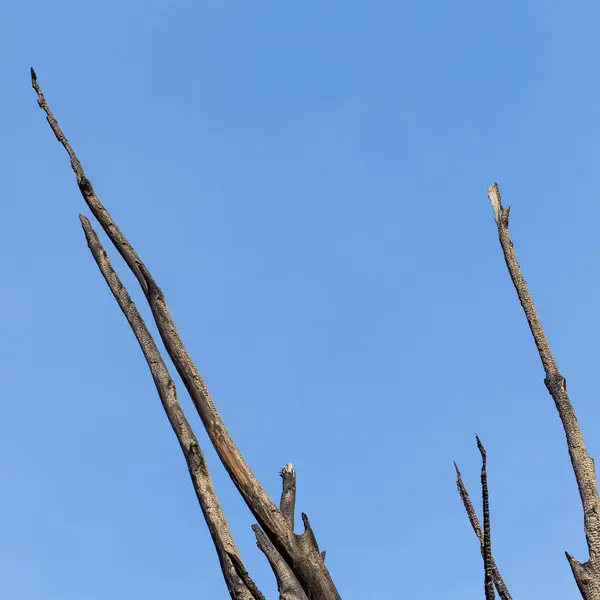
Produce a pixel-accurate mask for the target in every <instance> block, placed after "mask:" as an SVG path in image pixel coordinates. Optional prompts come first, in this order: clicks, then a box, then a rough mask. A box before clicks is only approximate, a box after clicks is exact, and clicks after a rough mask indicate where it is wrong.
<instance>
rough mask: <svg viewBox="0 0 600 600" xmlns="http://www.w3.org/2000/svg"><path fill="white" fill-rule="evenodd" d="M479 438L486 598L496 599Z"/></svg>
mask: <svg viewBox="0 0 600 600" xmlns="http://www.w3.org/2000/svg"><path fill="white" fill-rule="evenodd" d="M475 437H476V439H477V447H478V448H479V452H480V453H481V496H482V504H483V564H484V569H485V600H494V598H495V596H496V595H495V594H494V582H493V575H492V538H491V528H490V500H489V494H488V483H487V470H486V454H485V448H484V447H483V444H482V443H481V441H480V440H479V437H477V436H475Z"/></svg>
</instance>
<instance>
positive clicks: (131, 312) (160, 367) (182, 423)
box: [79, 215, 264, 600]
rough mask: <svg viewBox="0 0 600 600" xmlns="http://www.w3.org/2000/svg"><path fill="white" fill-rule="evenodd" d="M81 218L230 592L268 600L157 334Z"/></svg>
mask: <svg viewBox="0 0 600 600" xmlns="http://www.w3.org/2000/svg"><path fill="white" fill-rule="evenodd" d="M79 218H80V220H81V225H82V227H83V230H84V232H85V237H86V239H87V242H88V246H89V249H90V251H91V253H92V256H93V257H94V260H95V261H96V264H97V265H98V267H99V269H100V272H101V273H102V275H103V277H104V279H105V280H106V283H107V284H108V287H109V288H110V291H111V292H112V294H113V296H114V297H115V300H116V301H117V303H118V305H119V307H120V308H121V310H122V311H123V314H124V315H125V317H126V318H127V321H128V322H129V325H130V326H131V329H132V330H133V333H134V334H135V337H136V339H137V341H138V343H139V345H140V348H141V349H142V352H143V353H144V357H145V358H146V362H147V363H148V367H149V368H150V372H151V374H152V379H153V380H154V384H155V385H156V389H157V390H158V395H159V396H160V400H161V402H162V405H163V408H164V410H165V413H166V415H167V418H168V419H169V423H170V424H171V427H172V428H173V431H174V433H175V435H176V436H177V440H178V442H179V445H180V447H181V450H182V452H183V454H184V456H185V459H186V462H187V464H188V469H189V472H190V476H191V479H192V483H193V485H194V490H195V492H196V496H197V497H198V501H199V502H200V506H201V508H202V513H203V514H204V518H205V520H206V523H207V525H208V529H209V531H210V535H211V537H212V540H213V543H214V545H215V548H216V551H217V555H218V557H219V562H220V564H221V569H222V571H223V576H224V578H225V582H226V583H227V588H228V590H229V594H230V595H231V597H232V598H233V599H234V600H259V598H260V600H264V599H263V596H262V595H260V596H257V595H256V591H257V590H256V586H255V585H254V583H253V582H252V580H251V579H250V578H249V577H248V576H247V572H246V570H245V568H244V567H243V562H242V558H241V556H240V553H239V550H238V549H237V546H236V545H235V542H234V540H233V536H232V534H231V531H230V529H229V525H228V523H227V520H226V519H225V515H224V514H223V510H222V508H221V505H220V503H219V500H218V498H217V495H216V492H215V489H214V487H213V484H212V481H211V479H210V475H209V472H208V467H207V466H206V462H205V460H204V455H203V454H202V450H201V449H200V446H199V445H198V440H197V439H196V436H195V435H194V432H193V431H192V428H191V427H190V424H189V423H188V421H187V419H186V417H185V414H184V413H183V410H182V408H181V406H180V404H179V400H178V398H177V391H176V389H175V383H174V381H173V380H172V379H171V376H170V374H169V370H168V368H167V366H166V364H165V362H164V361H163V359H162V356H161V354H160V351H159V350H158V348H157V346H156V344H155V342H154V339H153V338H152V334H151V333H150V332H149V331H148V328H147V327H146V324H145V323H144V320H143V319H142V317H141V315H140V313H139V312H138V310H137V307H136V306H135V303H134V302H133V300H132V299H131V297H130V296H129V294H128V292H127V290H126V289H125V287H124V286H123V284H122V283H121V281H120V279H119V276H118V275H117V274H116V272H115V271H114V269H113V268H112V265H111V264H110V260H109V258H108V255H107V253H106V251H105V250H104V248H103V247H102V244H101V243H100V240H99V239H98V236H97V235H96V232H95V231H94V230H93V228H92V225H91V223H90V222H89V220H88V219H87V218H86V217H84V216H83V215H80V216H79ZM240 572H243V573H244V574H245V576H246V578H242V577H240ZM249 586H253V587H249Z"/></svg>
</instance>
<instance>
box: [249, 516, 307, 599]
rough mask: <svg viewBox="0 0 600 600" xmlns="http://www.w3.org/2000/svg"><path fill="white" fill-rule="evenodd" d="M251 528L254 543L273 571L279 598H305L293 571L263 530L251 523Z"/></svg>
mask: <svg viewBox="0 0 600 600" xmlns="http://www.w3.org/2000/svg"><path fill="white" fill-rule="evenodd" d="M252 530H253V531H254V535H255V536H256V545H257V546H258V547H259V548H260V550H261V551H262V552H263V553H264V555H265V556H266V557H267V560H268V561H269V564H270V565H271V569H273V573H275V579H276V580H277V589H278V591H279V599H280V600H307V598H306V594H305V593H304V591H303V590H302V586H301V585H300V584H299V583H298V580H297V579H296V576H295V575H294V572H293V571H292V569H290V567H289V566H288V564H287V563H286V562H285V560H283V558H282V557H281V554H279V552H277V549H276V548H275V546H273V544H272V543H271V540H269V538H268V537H267V536H266V535H265V534H264V532H263V530H262V529H261V528H260V527H259V526H258V525H252Z"/></svg>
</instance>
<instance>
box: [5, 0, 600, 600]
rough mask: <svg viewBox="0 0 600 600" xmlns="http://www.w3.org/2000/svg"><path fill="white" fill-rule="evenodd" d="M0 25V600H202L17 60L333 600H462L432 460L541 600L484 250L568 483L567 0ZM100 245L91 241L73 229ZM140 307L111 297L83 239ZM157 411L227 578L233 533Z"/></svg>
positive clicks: (246, 520) (513, 392)
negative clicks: (309, 535) (309, 527)
mask: <svg viewBox="0 0 600 600" xmlns="http://www.w3.org/2000/svg"><path fill="white" fill-rule="evenodd" d="M567 4H568V3H565V2H558V1H553V0H544V1H542V0H535V1H534V0H519V1H516V0H509V1H507V2H502V3H498V2H496V3H488V2H480V1H475V0H465V1H462V2H461V1H459V2H449V1H447V0H432V1H429V2H423V1H420V2H419V1H417V0H412V1H409V2H399V1H391V0H390V1H380V2H376V1H372V2H368V1H367V0H362V1H352V0H346V1H345V2H340V1H338V2H336V1H333V0H331V1H323V0H320V1H316V0H304V1H303V2H289V1H288V2H261V1H252V2H217V1H215V0H210V1H209V0H207V1H199V2H184V1H180V2H168V1H166V0H160V1H157V0H143V1H141V0H128V1H126V2H122V1H120V2H117V1H114V0H106V1H104V2H66V1H64V0H63V1H59V0H57V1H55V2H37V1H27V0H23V1H21V2H13V3H12V4H11V7H10V8H8V9H5V10H4V16H3V18H2V22H1V24H0V56H2V59H0V64H1V67H0V68H1V71H0V72H1V74H2V102H1V104H2V117H3V124H2V136H1V139H0V161H1V164H2V165H3V167H4V168H3V175H2V177H1V178H0V198H1V201H2V207H3V212H2V224H3V227H2V235H1V236H0V253H1V255H2V258H3V260H2V286H1V289H2V293H1V294H0V307H1V310H0V336H1V338H2V344H1V345H0V377H1V379H2V383H3V386H2V387H3V393H2V395H3V403H2V406H3V415H2V419H0V474H1V477H2V493H1V495H0V521H1V522H0V595H2V597H4V598H10V600H38V599H40V600H41V599H43V600H100V599H102V600H104V599H106V598H110V599H111V600H126V599H127V600H129V599H131V598H144V599H145V600H163V599H166V598H179V597H184V596H185V597H196V598H206V599H213V598H214V599H215V600H218V599H220V598H223V599H224V598H226V597H227V593H226V588H225V585H224V583H223V581H222V577H221V573H220V571H219V568H218V563H217V559H216V555H215V553H214V550H213V547H212V543H211V541H210V538H209V535H208V531H207V528H206V526H205V524H204V522H203V520H202V515H201V512H200V510H199V508H198V506H197V502H196V499H195V496H194V493H193V491H192V486H191V483H190V481H189V478H188V474H187V471H186V467H185V463H184V460H183V457H182V456H181V453H180V450H179V448H178V446H177V444H176V440H175V438H174V436H173V433H172V432H171V430H170V428H169V425H168V423H167V420H166V418H165V416H164V414H163V412H162V408H161V406H160V403H159V400H158V396H157V394H156V391H155V389H154V386H153V383H152V380H151V377H150V375H149V372H148V371H147V368H146V366H145V363H144V360H143V357H142V354H141V352H140V350H139V347H138V346H137V343H136V342H135V339H134V337H133V335H132V333H131V331H130V330H129V328H128V325H127V323H126V321H125V319H124V318H123V316H122V314H121V313H120V311H119V309H118V307H117V305H116V303H115V302H114V300H113V299H112V297H111V296H110V294H109V292H108V289H107V288H106V286H105V283H104V281H103V279H102V278H101V276H100V273H99V272H98V269H97V267H96V265H95V263H94V262H93V260H92V258H91V256H90V255H89V253H88V250H87V247H86V244H85V240H84V237H83V233H82V231H81V228H80V225H79V220H78V213H79V212H84V213H85V214H89V211H88V210H87V207H86V206H85V205H84V203H83V200H82V198H81V197H80V195H79V192H78V190H77V187H76V185H75V181H74V178H73V175H72V173H71V171H70V169H69V163H68V159H67V156H66V154H65V152H64V151H63V150H62V148H61V147H60V146H59V144H58V143H57V142H56V140H55V138H54V136H53V134H52V132H51V131H50V129H49V127H48V126H47V124H46V122H45V120H44V116H43V114H42V112H41V111H40V110H39V109H38V107H37V104H36V101H35V96H34V93H33V91H32V90H31V88H30V84H29V67H30V65H33V66H34V67H35V68H36V70H37V73H38V77H39V82H40V84H41V85H42V88H43V89H44V92H45V93H46V97H47V99H48V101H49V103H50V105H51V107H52V109H53V110H54V112H55V114H56V116H57V118H58V119H59V122H60V123H61V125H62V126H63V128H64V130H65V133H66V134H67V136H68V137H69V138H70V140H71V142H72V144H73V146H74V148H75V150H76V151H77V152H78V153H79V157H80V159H81V160H82V162H83V164H84V166H85V167H86V169H87V172H88V176H89V177H90V178H91V180H92V182H93V183H94V185H95V188H96V191H97V192H98V194H99V196H100V197H101V199H102V200H103V201H104V203H105V205H106V207H107V208H108V210H109V211H111V213H112V214H113V216H114V217H115V219H116V220H117V222H118V223H119V225H120V226H121V228H122V229H123V230H124V232H125V233H126V235H128V236H129V239H130V241H131V242H132V243H133V245H134V246H135V247H136V249H137V250H138V252H139V253H140V255H141V256H142V258H143V259H144V260H145V261H146V264H147V265H148V267H149V268H150V269H151V271H152V272H153V274H154V276H155V278H156V279H157V280H158V282H159V284H160V285H161V287H162V288H163V290H164V292H165V293H166V296H167V299H168V301H169V304H170V307H171V311H172V313H173V315H174V318H175V321H176V323H177V325H178V326H179V328H180V331H181V332H182V335H183V338H184V341H185V342H186V343H187V344H188V348H189V350H190V352H191V354H192V355H193V357H194V358H195V359H196V361H197V364H198V366H199V368H200V371H201V372H202V373H203V375H204V376H205V379H206V381H207V383H208V386H209V388H210V390H211V392H212V395H213V396H214V398H215V401H216V402H217V404H218V406H219V408H220V410H221V412H222V415H223V417H224V419H225V422H226V424H227V425H228V427H229V428H230V431H231V433H232V435H233V436H234V438H235V439H236V441H237V443H238V445H239V446H240V448H241V449H242V451H243V452H244V453H245V455H246V457H247V460H248V462H249V463H250V465H251V466H252V468H253V469H254V470H255V472H256V473H257V475H258V476H259V478H260V479H261V481H262V482H263V484H264V485H265V486H266V488H267V489H268V490H269V492H270V493H271V494H272V495H273V496H276V497H277V496H278V494H279V486H280V478H279V476H278V470H279V469H280V468H281V467H282V466H283V465H284V464H285V463H286V462H288V461H291V462H293V463H294V465H295V466H296V469H297V472H298V486H299V494H298V509H299V510H303V511H305V512H306V513H308V515H309V517H310V519H311V522H312V523H313V525H314V528H315V531H316V533H317V536H318V539H319V542H320V544H321V546H322V547H323V548H325V549H326V550H327V551H328V553H327V563H328V565H329V568H330V570H331V573H332V575H333V577H334V579H335V581H336V583H337V585H338V588H339V590H340V592H341V594H342V596H343V598H344V599H345V600H349V599H370V598H374V599H378V598H411V599H413V598H414V599H415V600H420V599H422V600H429V599H433V598H441V597H443V598H456V599H460V600H479V599H481V598H482V597H483V571H482V561H481V557H480V555H479V550H478V545H477V542H476V539H475V537H474V535H473V533H472V531H471V529H470V526H469V523H468V521H467V518H466V516H465V514H464V512H463V509H462V506H461V503H460V500H459V498H458V496H457V493H456V489H455V482H454V480H455V478H454V470H453V467H452V460H456V461H458V463H459V466H460V467H461V469H462V471H463V474H464V477H465V481H466V483H467V485H468V487H469V489H470V491H471V493H472V495H473V496H474V500H476V505H477V507H479V504H480V503H479V500H478V498H479V488H478V482H479V465H480V463H479V454H478V452H477V448H476V446H475V439H474V434H475V433H477V434H479V435H480V436H481V438H482V440H483V442H484V444H485V445H486V448H487V451H488V458H489V480H490V493H491V509H492V526H493V549H494V553H495V557H496V560H497V562H498V565H499V567H500V569H501V571H502V573H503V575H504V578H505V580H506V582H507V583H508V585H509V586H510V589H511V591H512V594H513V596H514V597H515V598H560V599H561V600H566V599H570V598H572V599H575V598H577V597H578V592H577V589H576V586H575V584H574V582H573V581H572V578H571V574H570V570H569V567H568V564H567V562H566V559H565V558H564V554H563V552H564V550H568V551H570V552H571V553H572V554H574V555H575V556H576V557H577V558H579V559H581V560H585V559H587V554H586V548H585V541H584V537H583V525H582V518H581V508H580V503H579V498H578V495H577V490H576V486H575V482H574V477H573V475H572V472H571V468H570V464H569V461H568V455H567V451H566V447H565V442H564V435H563V433H562V430H561V428H560V423H559V420H558V417H557V415H556V412H555V409H554V406H553V403H552V401H551V399H550V397H549V396H548V394H547V392H546V389H545V387H544V384H543V371H542V368H541V365H540V363H539V359H538V357H537V354H536V352H535V347H534V344H533V342H532V340H531V339H530V337H529V333H528V329H527V326H526V322H525V319H524V317H523V315H522V313H521V309H520V307H519V305H518V302H517V300H516V296H515V293H514V291H513V289H512V286H511V284H510V280H509V277H508V274H507V272H506V268H505V266H504V263H503V260H502V256H501V251H500V248H499V246H498V242H497V237H496V230H495V225H494V221H493V215H492V210H491V207H490V205H489V202H488V200H487V194H486V190H487V187H488V186H489V185H490V184H491V183H493V182H494V181H498V182H499V184H500V189H501V192H502V194H503V199H504V201H505V204H509V205H511V206H512V212H511V232H512V235H513V239H514V242H515V248H516V250H517V253H518V258H519V260H520V262H521V264H522V266H523V269H524V275H525V278H526V279H527V281H528V283H529V285H530V288H531V291H532V294H533V295H534V300H535V301H536V304H537V306H538V309H539V312H540V316H541V318H542V322H543V324H544V326H545V328H546V330H547V332H548V335H549V338H550V341H551V343H552V345H553V348H554V351H555V354H556V358H557V360H558V363H559V366H560V368H561V370H562V371H563V374H564V375H565V376H566V377H567V379H568V383H569V391H570V393H571V396H572V400H573V402H574V404H575V407H576V410H577V413H578V416H579V420H580V422H581V424H582V427H583V432H584V435H585V437H586V441H587V443H588V447H589V450H590V453H591V455H592V456H595V457H596V459H598V458H599V457H600V434H599V433H598V432H599V431H600V429H599V425H600V406H599V405H598V392H597V388H596V384H597V379H596V373H597V369H598V365H597V360H598V355H597V352H596V348H597V340H598V338H599V335H600V323H599V322H598V318H597V314H598V313H597V307H598V303H599V302H600V287H599V285H598V253H599V250H600V237H599V236H598V235H597V233H598V225H597V223H598V220H599V218H600V205H599V203H598V199H597V175H595V174H597V171H598V163H599V160H600V135H599V132H600V109H599V101H598V98H599V93H600V71H599V69H598V64H599V61H600V42H599V39H600V36H599V34H600V4H598V3H597V2H592V1H584V2H576V3H571V6H570V7H567ZM102 239H105V238H104V237H103V238H102ZM107 250H108V251H109V253H110V254H111V256H112V258H113V263H114V265H115V267H116V268H117V269H118V271H119V273H120V275H121V276H122V278H123V280H124V281H125V283H126V284H127V285H128V286H129V289H130V291H131V293H132V295H133V296H134V298H135V299H137V300H138V301H139V302H138V305H139V307H140V309H141V310H142V312H143V314H144V315H146V316H147V315H148V313H149V311H148V310H147V308H146V306H145V305H144V304H143V302H142V295H141V293H140V291H139V289H138V288H137V286H136V285H133V278H132V277H131V275H130V274H129V273H128V272H127V271H126V269H125V268H124V264H123V263H122V261H121V260H120V258H119V257H118V256H116V252H115V251H114V250H112V251H111V248H110V247H109V246H108V245H107ZM179 390H180V393H181V400H182V404H183V406H184V408H185V409H186V410H187V412H188V415H189V417H190V419H191V420H192V423H193V425H195V427H196V431H197V433H198V435H199V438H200V442H201V445H202V447H203V448H204V450H205V452H206V455H207V459H208V461H209V466H210V467H211V470H212V474H213V479H214V482H215V486H216V488H217V492H218V494H219V496H220V498H221V501H222V504H223V506H224V510H225V512H226V514H227V516H228V518H229V520H230V524H231V526H232V529H233V531H234V534H235V537H236V540H237V542H238V544H239V546H240V548H241V551H242V554H243V557H244V560H245V562H246V565H247V567H248V569H249V570H250V572H251V574H252V576H253V577H254V578H255V579H256V580H257V581H258V582H259V584H260V586H261V588H262V589H263V591H264V592H265V593H266V594H267V595H268V597H269V598H270V599H273V598H275V597H276V592H275V584H274V580H273V579H272V577H271V574H270V571H269V568H268V565H267V563H266V560H265V559H264V557H263V556H262V554H261V553H260V552H259V551H258V550H257V549H256V548H255V546H254V539H253V534H252V531H251V530H250V524H251V523H252V522H253V521H252V517H251V515H250V514H249V512H248V510H247V509H246V508H245V506H244V505H243V503H242V501H241V500H240V499H239V498H238V496H237V493H236V492H235V490H234V488H233V485H232V484H231V483H230V482H229V480H228V479H227V476H226V475H225V474H224V472H223V470H222V468H221V466H220V463H219V462H218V461H217V460H216V456H215V454H214V452H213V450H212V448H211V447H209V444H208V441H207V439H206V435H205V433H204V431H203V430H201V428H200V425H199V421H198V419H197V417H196V416H195V415H194V414H193V412H192V410H191V403H190V401H189V399H188V398H187V397H186V396H185V394H184V391H183V387H182V386H181V385H180V386H179Z"/></svg>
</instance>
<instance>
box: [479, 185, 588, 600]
mask: <svg viewBox="0 0 600 600" xmlns="http://www.w3.org/2000/svg"><path fill="white" fill-rule="evenodd" d="M488 196H489V199H490V202H491V203H492V207H493V209H494V219H495V221H496V225H497V227H498V239H499V240H500V245H501V247H502V252H503V254H504V260H505V261H506V266H507V268H508V272H509V274H510V278H511V279H512V282H513V285H514V287H515V290H516V292H517V296H518V297H519V302H520V303H521V306H522V308H523V311H524V313H525V317H526V318H527V323H528V325H529V329H530V330H531V334H532V336H533V339H534V341H535V345H536V347H537V350H538V353H539V356H540V359H541V361H542V366H543V367H544V372H545V374H546V378H545V380H544V383H545V384H546V387H547V388H548V391H549V392H550V395H551V396H552V399H553V400H554V404H555V405H556V409H557V411H558V415H559V417H560V420H561V422H562V425H563V428H564V431H565V435H566V438H567V447H568V449H569V456H570V457H571V464H572V466H573V471H574V473H575V479H576V480H577V487H578V489H579V495H580V497H581V503H582V506H583V520H584V529H585V538H586V542H587V546H588V551H589V555H590V562H591V563H592V564H594V565H596V567H595V568H597V569H598V568H600V497H599V495H598V484H597V480H596V471H595V468H594V461H593V460H592V459H591V458H590V456H589V454H588V452H587V449H586V446H585V443H584V441H583V436H582V434H581V430H580V429H579V424H578V422H577V418H576V416H575V411H574V409H573V406H572V405H571V401H570V399H569V395H568V393H567V382H566V380H565V378H564V377H563V376H562V375H561V374H560V372H559V370H558V367H557V365H556V361H555V360H554V356H553V354H552V350H551V349H550V345H549V343H548V340H547V338H546V334H545V333H544V329H543V328H542V324H541V323H540V320H539V317H538V314H537V310H536V307H535V304H534V303H533V300H532V298H531V295H530V293H529V289H528V287H527V284H526V283H525V279H523V275H522V274H521V267H520V265H519V263H518V261H517V258H516V255H515V250H514V247H513V243H512V241H511V239H510V235H509V233H508V216H509V211H510V209H509V208H504V207H503V206H502V200H501V197H500V191H499V189H498V184H496V183H495V184H494V185H492V186H491V187H490V188H489V189H488ZM599 576H600V573H597V574H596V578H598V577H599ZM599 597H600V596H599Z"/></svg>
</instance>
